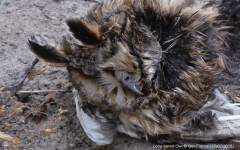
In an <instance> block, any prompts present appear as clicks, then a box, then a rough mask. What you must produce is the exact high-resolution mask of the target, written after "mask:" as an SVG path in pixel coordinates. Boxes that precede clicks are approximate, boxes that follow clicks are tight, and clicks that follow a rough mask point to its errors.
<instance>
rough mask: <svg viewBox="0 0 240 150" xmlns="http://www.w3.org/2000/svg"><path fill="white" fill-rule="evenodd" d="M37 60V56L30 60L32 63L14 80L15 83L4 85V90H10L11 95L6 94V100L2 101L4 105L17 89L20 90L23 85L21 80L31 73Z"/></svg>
mask: <svg viewBox="0 0 240 150" xmlns="http://www.w3.org/2000/svg"><path fill="white" fill-rule="evenodd" d="M38 61H39V60H38V58H36V59H35V60H34V61H33V62H32V65H31V66H30V67H29V68H27V69H26V70H25V72H24V74H23V75H22V76H21V77H20V79H18V81H16V82H15V83H12V84H11V85H8V86H4V90H10V92H11V95H10V96H8V98H7V100H6V101H5V102H4V105H6V104H7V103H8V102H9V101H10V100H11V97H12V96H13V95H16V93H17V91H18V90H20V88H21V87H22V85H23V82H24V81H25V79H26V78H27V77H28V76H29V75H30V74H31V73H32V70H33V68H34V66H35V65H36V64H37V62H38Z"/></svg>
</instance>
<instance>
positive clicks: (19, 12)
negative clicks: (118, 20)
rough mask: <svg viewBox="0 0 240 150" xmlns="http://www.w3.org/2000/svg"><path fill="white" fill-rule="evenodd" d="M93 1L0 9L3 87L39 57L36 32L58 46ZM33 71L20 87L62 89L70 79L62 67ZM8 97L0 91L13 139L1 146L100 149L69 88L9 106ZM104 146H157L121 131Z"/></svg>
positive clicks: (1, 123)
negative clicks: (33, 39)
mask: <svg viewBox="0 0 240 150" xmlns="http://www.w3.org/2000/svg"><path fill="white" fill-rule="evenodd" d="M93 5H95V3H94V2H90V1H83V0H64V1H63V0H34V1H33V0H14V1H10V0H7V1H6V3H5V4H4V6H3V7H2V9H1V10H0V60H1V63H0V87H2V86H4V85H9V84H11V83H13V82H15V81H16V80H17V79H18V78H19V77H20V76H21V74H23V72H24V70H25V69H26V68H27V67H29V66H30V65H31V63H32V61H33V60H34V59H35V56H34V55H33V54H32V53H31V51H30V50H29V48H28V44H27V41H28V38H29V37H30V36H31V35H32V34H41V35H43V36H44V37H46V38H47V39H48V42H50V43H53V44H54V43H55V42H56V41H60V40H61V39H62V37H63V36H65V35H68V34H69V33H68V31H67V29H68V28H67V26H66V24H65V20H66V19H68V18H80V17H81V16H84V15H85V14H86V13H87V11H88V10H89V9H90V8H91V7H92V6H93ZM34 72H35V76H33V77H32V79H29V80H27V81H26V82H25V85H24V86H23V88H22V89H21V90H25V91H30V90H41V91H43V90H58V89H60V88H61V87H62V86H63V85H66V84H67V83H68V74H67V71H66V69H64V68H57V67H51V66H48V65H45V64H44V63H41V62H40V63H38V64H37V65H36V67H35V70H34ZM36 72H38V73H36ZM8 96H9V93H6V92H4V93H2V94H0V104H1V106H0V131H1V132H4V133H5V134H7V135H10V136H12V137H14V141H13V142H10V141H4V140H1V139H0V149H1V150H2V149H3V150H5V149H10V148H13V149H24V150H53V149H57V150H69V149H76V150H88V149H98V148H99V147H98V146H97V145H96V144H95V143H94V142H92V141H91V140H90V139H88V137H87V136H86V135H85V133H84V132H83V130H82V128H81V126H80V123H79V121H78V119H77V116H76V112H75V104H74V101H73V95H72V93H71V92H57V93H56V94H54V92H51V93H32V94H18V96H17V97H11V98H10V99H11V100H10V101H9V102H8V103H7V104H6V100H7V99H9V97H8ZM46 99H47V100H48V101H45V100H46ZM44 101H45V103H44V104H43V106H42V107H38V106H39V105H40V104H41V103H43V102H44ZM4 104H6V105H5V106H4ZM31 112H34V113H33V114H31V115H29V116H28V117H27V118H25V116H26V115H28V114H29V113H31ZM105 149H106V150H107V149H116V150H137V149H138V150H148V149H149V150H150V149H153V145H152V144H150V143H148V142H146V141H144V140H139V139H132V138H130V137H128V136H125V135H117V136H116V137H115V140H114V142H113V144H111V145H110V146H108V147H106V148H105Z"/></svg>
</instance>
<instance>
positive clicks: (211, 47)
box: [29, 0, 240, 144]
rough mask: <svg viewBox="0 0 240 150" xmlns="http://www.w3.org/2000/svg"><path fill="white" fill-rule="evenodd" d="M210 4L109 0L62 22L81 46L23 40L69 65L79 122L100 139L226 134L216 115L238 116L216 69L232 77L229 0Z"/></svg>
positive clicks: (209, 137) (228, 133) (49, 57)
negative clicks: (82, 14)
mask: <svg viewBox="0 0 240 150" xmlns="http://www.w3.org/2000/svg"><path fill="white" fill-rule="evenodd" d="M210 2H212V1H196V2H192V1H179V0H131V1H128V0H108V1H105V2H103V3H101V4H98V5H96V6H95V7H94V8H93V9H92V10H91V11H89V13H88V14H87V16H85V17H84V18H81V19H69V20H67V25H68V26H69V30H70V31H71V32H72V33H73V36H74V38H76V39H78V40H79V41H81V44H77V43H72V42H71V41H69V40H66V39H65V40H63V42H62V43H63V44H62V49H61V50H56V49H55V48H54V47H51V46H50V45H48V44H47V42H46V41H45V40H44V39H42V38H41V37H39V36H32V37H31V39H30V40H29V44H30V48H31V50H32V51H33V52H34V53H35V54H36V55H37V56H38V58H40V59H41V60H43V61H45V62H46V63H48V64H50V65H55V66H66V67H67V69H68V72H69V77H70V81H71V82H72V83H73V86H74V88H75V92H74V94H75V96H76V99H75V101H76V105H77V114H78V117H79V119H80V122H81V125H82V126H83V129H84V130H85V132H86V133H87V135H88V136H89V137H90V138H91V139H92V140H93V141H95V142H97V143H98V144H109V143H111V141H112V140H113V137H114V135H115V134H116V132H117V131H119V132H122V133H126V134H128V135H130V136H132V137H136V138H142V137H145V138H157V139H158V138H160V137H162V136H165V135H167V136H170V137H173V139H178V138H179V139H184V140H191V139H192V140H202V141H209V140H214V139H216V138H221V135H223V134H224V136H225V137H232V134H231V133H232V129H229V128H227V129H225V128H226V127H228V125H229V124H227V123H225V121H226V120H228V119H226V118H221V117H223V116H229V115H238V114H240V113H239V112H240V111H239V107H238V106H237V104H234V103H232V102H233V100H232V99H229V97H228V96H227V95H226V94H225V93H224V90H221V89H219V88H218V86H217V85H219V84H223V80H222V78H221V77H222V74H224V76H225V77H226V78H231V73H230V72H229V69H228V59H227V58H228V56H227V55H226V54H228V52H229V51H231V50H230V46H229V45H228V40H229V38H231V37H232V36H231V35H230V30H231V29H232V28H234V27H229V26H228V23H229V22H230V21H229V22H228V21H227V20H222V18H224V17H225V16H224V15H222V14H221V12H224V9H223V8H225V7H229V5H230V4H228V2H226V3H225V2H224V1H223V2H222V3H221V4H222V7H220V6H219V5H213V4H211V3H210ZM214 2H215V1H214ZM215 3H216V2H215ZM225 4H226V5H225ZM238 6H240V5H238ZM225 14H226V15H227V16H229V15H230V14H231V13H230V12H228V13H225ZM221 17H222V18H221ZM236 22H237V21H236ZM231 23H232V22H231ZM229 24H230V23H229ZM236 98H237V96H236ZM224 119H226V120H224ZM235 121H236V120H235ZM219 122H221V123H219ZM237 123H238V122H231V123H230V124H237ZM87 124H96V125H95V126H94V128H90V127H88V125H87ZM233 126H234V125H233ZM220 130H223V131H224V133H223V131H220ZM221 133H222V134H221ZM238 134H239V133H238ZM101 136H102V138H99V137H101ZM104 139H105V140H104Z"/></svg>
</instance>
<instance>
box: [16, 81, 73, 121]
mask: <svg viewBox="0 0 240 150" xmlns="http://www.w3.org/2000/svg"><path fill="white" fill-rule="evenodd" d="M69 84H70V83H68V85H67V86H69ZM67 86H66V87H67ZM64 88H65V86H63V87H62V88H61V89H59V90H63V89H64ZM59 90H58V91H59ZM58 91H56V92H54V93H52V94H51V95H50V96H49V97H48V98H47V99H46V100H44V101H43V102H42V103H41V104H39V105H38V107H36V109H34V110H32V111H31V112H30V113H28V114H27V115H26V116H25V117H24V120H25V119H26V118H27V117H29V116H30V115H31V114H33V113H34V111H35V110H37V109H39V108H40V107H42V105H43V104H44V103H45V102H47V101H48V100H49V99H50V98H51V97H53V96H54V95H55V94H57V93H58ZM22 121H23V120H20V121H18V122H17V123H20V122H22Z"/></svg>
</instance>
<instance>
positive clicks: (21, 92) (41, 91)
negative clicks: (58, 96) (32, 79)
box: [17, 90, 71, 94]
mask: <svg viewBox="0 0 240 150" xmlns="http://www.w3.org/2000/svg"><path fill="white" fill-rule="evenodd" d="M50 92H71V91H70V90H34V91H18V92H17V93H19V94H25V93H50Z"/></svg>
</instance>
